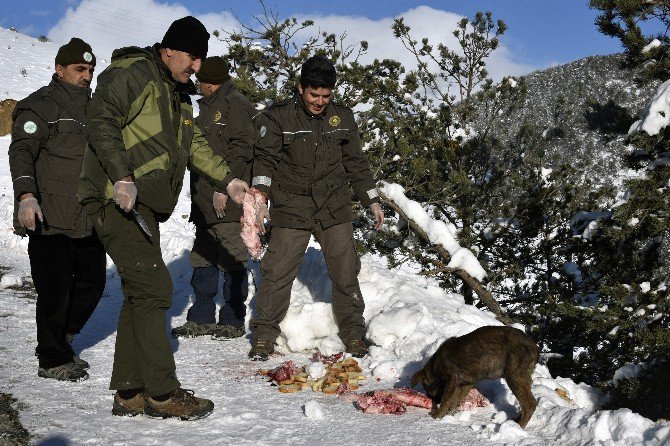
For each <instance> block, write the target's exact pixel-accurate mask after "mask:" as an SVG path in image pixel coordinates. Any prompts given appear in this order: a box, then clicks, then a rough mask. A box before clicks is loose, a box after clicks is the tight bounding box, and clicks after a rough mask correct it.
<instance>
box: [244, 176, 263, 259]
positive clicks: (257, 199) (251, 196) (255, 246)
mask: <svg viewBox="0 0 670 446" xmlns="http://www.w3.org/2000/svg"><path fill="white" fill-rule="evenodd" d="M264 202H265V199H264V198H263V196H262V195H261V193H260V192H259V191H258V190H256V189H254V188H251V191H250V193H247V194H245V195H244V201H243V202H242V210H243V213H242V217H241V218H240V223H242V230H241V232H240V236H241V237H242V241H243V242H244V246H246V247H247V250H248V251H249V255H250V256H251V257H253V258H254V259H256V260H258V259H260V258H261V257H262V254H263V246H262V245H261V239H260V237H259V236H258V232H259V227H258V222H257V221H256V212H257V210H258V207H259V206H260V205H261V204H263V203H264Z"/></svg>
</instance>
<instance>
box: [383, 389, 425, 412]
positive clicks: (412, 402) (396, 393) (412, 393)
mask: <svg viewBox="0 0 670 446" xmlns="http://www.w3.org/2000/svg"><path fill="white" fill-rule="evenodd" d="M381 392H386V393H387V394H389V395H392V396H393V397H395V398H396V399H398V400H400V401H402V402H403V403H405V404H406V405H408V406H415V407H423V408H424V409H432V408H433V400H432V399H430V397H429V396H427V395H424V394H423V393H421V392H417V391H416V390H412V389H408V388H407V387H398V388H396V389H391V390H382V391H381Z"/></svg>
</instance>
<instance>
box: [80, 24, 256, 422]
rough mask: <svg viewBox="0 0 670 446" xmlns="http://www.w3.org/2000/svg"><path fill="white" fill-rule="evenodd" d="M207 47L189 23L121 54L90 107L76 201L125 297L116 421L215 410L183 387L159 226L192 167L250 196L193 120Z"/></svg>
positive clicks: (114, 383) (232, 192)
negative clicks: (171, 333) (169, 321)
mask: <svg viewBox="0 0 670 446" xmlns="http://www.w3.org/2000/svg"><path fill="white" fill-rule="evenodd" d="M208 40H209V33H208V32H207V30H206V28H205V26H204V25H203V24H202V23H201V22H200V21H199V20H197V19H196V18H194V17H191V16H188V17H184V18H181V19H179V20H175V21H174V22H173V23H172V24H171V25H170V27H169V28H168V30H167V32H166V33H165V36H164V37H163V40H162V41H161V43H156V44H155V45H153V46H151V47H147V48H139V47H127V48H121V49H117V50H115V51H114V53H113V54H112V63H111V65H110V66H109V67H108V68H107V69H106V70H105V71H104V72H102V73H101V74H100V76H99V77H98V85H97V88H96V91H95V94H94V95H93V98H92V99H91V104H90V106H89V108H88V117H89V127H88V131H87V135H88V141H89V150H87V151H86V153H85V155H84V165H83V170H82V178H81V182H80V186H79V192H78V197H79V200H80V201H81V202H82V203H85V205H86V210H87V211H88V212H89V213H90V214H91V215H92V218H93V224H94V226H95V229H96V231H97V233H98V236H99V237H100V240H101V241H102V243H103V244H104V246H105V249H106V250H107V252H108V253H109V255H110V257H111V258H112V260H114V264H115V265H116V267H117V270H118V272H119V276H120V277H121V286H122V289H123V293H124V296H125V299H124V301H123V305H122V307H121V312H120V314H119V325H118V329H117V333H116V345H115V349H114V366H113V369H112V378H111V383H110V389H112V390H116V391H117V392H116V394H115V395H114V401H113V406H112V413H113V414H114V415H124V416H133V415H138V414H145V415H147V416H151V417H156V418H173V417H174V418H180V419H182V420H194V419H198V418H203V417H206V416H208V415H209V414H211V413H212V411H213V410H214V403H213V402H212V401H210V400H208V399H205V398H197V397H195V396H194V394H193V392H192V391H190V390H186V389H183V388H182V387H181V384H180V382H179V381H178V380H177V376H176V367H175V361H174V355H173V353H172V346H171V345H170V341H169V339H168V335H167V332H166V330H165V323H166V313H167V309H168V308H170V306H171V305H172V291H173V288H172V279H171V277H170V273H169V271H168V269H167V266H166V265H165V262H164V261H163V257H162V253H161V247H160V231H159V227H158V224H159V223H160V222H163V221H166V220H167V219H168V218H169V217H170V214H171V213H172V211H173V210H174V208H175V205H176V204H177V200H178V198H179V193H180V191H181V187H182V182H183V181H184V173H185V170H186V167H187V166H188V167H189V168H190V169H191V170H192V171H197V172H198V173H199V174H200V175H203V176H205V177H207V178H208V180H209V181H210V182H211V184H213V185H214V187H215V188H216V190H217V191H218V192H226V193H227V195H228V196H229V197H230V198H231V199H232V200H233V201H236V202H242V200H243V199H244V194H245V192H246V191H247V190H248V186H247V185H246V183H244V182H243V181H241V180H239V179H235V178H233V176H232V174H231V173H230V170H229V169H228V166H227V165H226V162H225V160H224V159H223V158H221V157H219V156H216V155H214V153H213V152H212V149H211V148H210V147H209V145H208V144H207V141H206V140H205V138H204V137H203V136H202V133H201V131H200V129H199V128H198V126H197V125H195V123H194V121H193V107H192V105H191V99H190V96H189V94H191V93H195V87H194V85H193V82H191V80H190V76H191V75H192V74H194V73H196V72H197V71H198V70H200V64H201V62H202V59H204V58H205V57H206V56H207V46H208Z"/></svg>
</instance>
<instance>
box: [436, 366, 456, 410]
mask: <svg viewBox="0 0 670 446" xmlns="http://www.w3.org/2000/svg"><path fill="white" fill-rule="evenodd" d="M458 381H459V379H458V377H457V376H456V375H455V374H451V375H449V376H448V377H447V379H445V380H444V389H443V390H442V398H441V400H440V407H438V408H435V409H433V411H432V412H431V415H432V416H433V418H442V417H444V416H445V415H446V414H447V413H449V412H450V411H451V410H453V409H454V408H455V406H454V407H453V408H450V406H451V405H452V402H451V400H452V399H453V398H454V395H455V394H456V393H457V390H458Z"/></svg>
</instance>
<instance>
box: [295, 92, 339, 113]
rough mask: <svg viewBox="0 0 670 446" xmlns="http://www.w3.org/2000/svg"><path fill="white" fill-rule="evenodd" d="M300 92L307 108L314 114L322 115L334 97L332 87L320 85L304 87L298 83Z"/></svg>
mask: <svg viewBox="0 0 670 446" xmlns="http://www.w3.org/2000/svg"><path fill="white" fill-rule="evenodd" d="M298 93H300V97H302V101H303V102H304V103H305V108H306V109H307V111H308V112H310V113H311V114H313V115H320V114H321V113H323V111H324V110H325V109H326V107H327V106H328V104H329V103H330V100H331V99H332V97H333V90H332V89H331V88H325V87H319V88H312V87H309V86H307V87H304V88H303V86H302V85H298Z"/></svg>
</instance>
